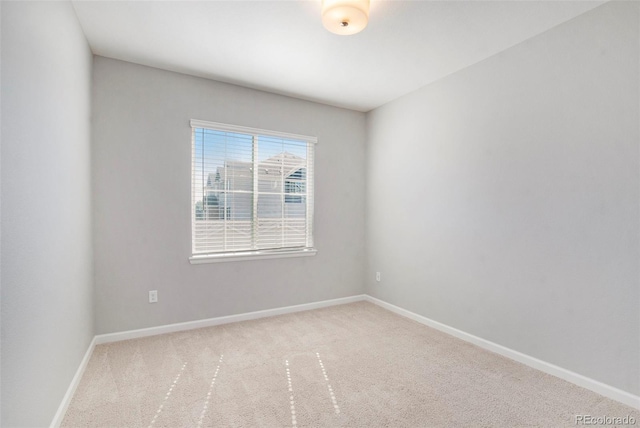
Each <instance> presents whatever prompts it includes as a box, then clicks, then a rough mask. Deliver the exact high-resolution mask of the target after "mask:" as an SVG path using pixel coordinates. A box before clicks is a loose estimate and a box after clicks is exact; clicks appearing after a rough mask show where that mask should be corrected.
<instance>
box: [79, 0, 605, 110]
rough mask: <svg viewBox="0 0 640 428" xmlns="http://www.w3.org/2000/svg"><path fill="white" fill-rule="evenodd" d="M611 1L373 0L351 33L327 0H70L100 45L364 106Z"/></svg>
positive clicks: (154, 61)
mask: <svg viewBox="0 0 640 428" xmlns="http://www.w3.org/2000/svg"><path fill="white" fill-rule="evenodd" d="M602 3H604V1H540V0H537V1H518V0H509V1H479V0H476V1H453V0H449V1H382V0H371V12H370V20H369V26H368V27H367V28H366V29H365V30H364V31H363V32H361V33H359V34H356V35H352V36H338V35H335V34H332V33H329V32H328V31H326V30H325V29H324V28H323V27H322V22H321V18H320V9H321V1H320V0H299V1H267V0H262V1H239V0H235V1H73V5H74V7H75V9H76V12H77V14H78V18H79V20H80V23H81V25H82V28H83V29H84V32H85V34H86V36H87V39H88V41H89V44H90V46H91V49H92V50H93V52H94V53H95V54H96V55H102V56H106V57H110V58H116V59H121V60H124V61H130V62H134V63H138V64H143V65H148V66H151V67H157V68H162V69H166V70H172V71H177V72H181V73H187V74H191V75H195V76H201V77H206V78H210V79H214V80H219V81H223V82H229V83H235V84H238V85H242V86H247V87H251V88H256V89H262V90H265V91H269V92H274V93H278V94H283V95H290V96H294V97H297V98H303V99H307V100H312V101H318V102H321V103H325V104H330V105H335V106H339V107H346V108H351V109H354V110H360V111H368V110H371V109H373V108H375V107H378V106H380V105H382V104H384V103H386V102H388V101H391V100H393V99H395V98H397V97H399V96H401V95H404V94H406V93H408V92H411V91H413V90H415V89H417V88H419V87H422V86H424V85H426V84H428V83H431V82H433V81H435V80H438V79H440V78H442V77H444V76H446V75H448V74H450V73H453V72H455V71H457V70H460V69H462V68H464V67H467V66H469V65H472V64H474V63H476V62H478V61H481V60H483V59H485V58H487V57H489V56H491V55H494V54H496V53H498V52H500V51H502V50H504V49H507V48H508V47H510V46H513V45H515V44H517V43H520V42H522V41H524V40H526V39H529V38H531V37H533V36H535V35H537V34H540V33H542V32H544V31H546V30H548V29H550V28H552V27H554V26H556V25H558V24H560V23H562V22H564V21H567V20H569V19H571V18H573V17H575V16H577V15H580V14H582V13H584V12H586V11H588V10H590V9H593V8H594V7H596V6H598V5H600V4H602Z"/></svg>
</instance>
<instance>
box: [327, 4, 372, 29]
mask: <svg viewBox="0 0 640 428" xmlns="http://www.w3.org/2000/svg"><path fill="white" fill-rule="evenodd" d="M368 21H369V0H322V24H323V25H324V28H326V29H327V30H329V31H331V32H332V33H335V34H340V35H345V36H347V35H350V34H356V33H359V32H360V31H362V30H364V28H365V27H366V26H367V22H368Z"/></svg>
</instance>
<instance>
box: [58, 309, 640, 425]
mask: <svg viewBox="0 0 640 428" xmlns="http://www.w3.org/2000/svg"><path fill="white" fill-rule="evenodd" d="M576 415H591V416H593V417H603V416H609V417H625V416H627V415H631V416H632V417H634V418H635V420H636V426H638V425H640V412H638V411H636V410H634V409H632V408H630V407H627V406H624V405H622V404H619V403H617V402H615V401H612V400H609V399H606V398H604V397H602V396H600V395H598V394H595V393H593V392H590V391H588V390H585V389H582V388H579V387H577V386H575V385H572V384H570V383H568V382H565V381H563V380H560V379H558V378H555V377H553V376H549V375H546V374H544V373H542V372H539V371H536V370H533V369H531V368H528V367H527V366H524V365H522V364H519V363H516V362H514V361H511V360H509V359H506V358H503V357H501V356H499V355H496V354H493V353H491V352H487V351H484V350H482V349H480V348H478V347H475V346H473V345H470V344H468V343H466V342H463V341H461V340H458V339H455V338H453V337H451V336H448V335H446V334H444V333H441V332H439V331H436V330H433V329H431V328H428V327H425V326H423V325H421V324H418V323H415V322H413V321H411V320H408V319H405V318H403V317H400V316H397V315H395V314H393V313H391V312H388V311H386V310H384V309H381V308H379V307H377V306H375V305H373V304H370V303H365V302H359V303H353V304H349V305H342V306H336V307H331V308H325V309H318V310H314V311H308V312H301V313H296V314H290V315H283V316H278V317H273V318H265V319H260V320H255V321H246V322H240V323H234V324H227V325H222V326H217V327H209V328H203V329H198V330H191V331H186V332H181V333H172V334H165V335H161V336H154V337H149V338H144V339H135V340H129V341H123V342H117V343H111V344H106V345H99V346H97V347H96V349H95V351H94V353H93V356H92V357H91V360H90V362H89V365H88V367H87V370H86V372H85V374H84V376H83V378H82V381H81V383H80V385H79V387H78V389H77V391H76V394H75V396H74V398H73V400H72V402H71V405H70V407H69V409H68V411H67V414H66V416H65V419H64V421H63V424H62V425H63V426H65V427H213V426H215V427H283V426H296V427H307V426H308V427H465V426H468V427H479V426H494V427H519V426H545V427H551V426H553V427H558V426H567V427H569V426H572V427H575V426H576Z"/></svg>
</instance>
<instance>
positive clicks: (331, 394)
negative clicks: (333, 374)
mask: <svg viewBox="0 0 640 428" xmlns="http://www.w3.org/2000/svg"><path fill="white" fill-rule="evenodd" d="M316 357H317V358H318V363H320V368H321V369H322V375H323V376H324V380H325V382H327V388H328V389H329V396H330V397H331V402H332V403H333V409H334V410H335V412H336V415H337V414H338V413H340V406H338V401H337V400H336V396H335V394H334V393H333V388H331V384H330V383H329V376H327V371H326V370H325V369H324V364H322V359H321V358H320V353H318V352H316Z"/></svg>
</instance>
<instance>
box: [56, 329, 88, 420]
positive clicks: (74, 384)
mask: <svg viewBox="0 0 640 428" xmlns="http://www.w3.org/2000/svg"><path fill="white" fill-rule="evenodd" d="M95 347H96V338H95V336H94V337H93V339H92V340H91V343H89V348H88V349H87V352H85V353H84V358H82V361H80V366H79V367H78V370H76V374H75V375H74V376H73V379H71V384H70V385H69V388H67V392H66V394H64V397H63V398H62V402H61V403H60V406H59V407H58V411H57V412H56V415H55V416H54V417H53V421H52V422H51V425H50V428H58V427H59V426H60V424H62V420H63V419H64V415H65V414H66V413H67V409H68V408H69V404H71V399H72V398H73V394H74V393H75V392H76V388H78V385H79V384H80V379H82V375H83V374H84V371H85V369H86V368H87V364H89V360H90V359H91V354H93V349H94V348H95Z"/></svg>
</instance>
